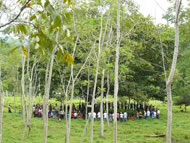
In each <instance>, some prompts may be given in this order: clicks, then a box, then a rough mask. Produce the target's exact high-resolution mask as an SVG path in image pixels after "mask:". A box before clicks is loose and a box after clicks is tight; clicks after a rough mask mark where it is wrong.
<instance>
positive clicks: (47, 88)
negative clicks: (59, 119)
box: [43, 32, 59, 143]
mask: <svg viewBox="0 0 190 143" xmlns="http://www.w3.org/2000/svg"><path fill="white" fill-rule="evenodd" d="M58 35H59V33H58V32H57V34H56V40H57V39H58ZM56 51H57V45H56V46H55V48H54V49H53V51H52V54H51V61H50V66H49V68H48V72H47V73H46V74H47V75H46V77H47V83H46V86H45V94H44V104H43V123H44V143H47V132H48V101H49V92H50V85H51V78H52V71H53V64H54V57H55V53H56Z"/></svg>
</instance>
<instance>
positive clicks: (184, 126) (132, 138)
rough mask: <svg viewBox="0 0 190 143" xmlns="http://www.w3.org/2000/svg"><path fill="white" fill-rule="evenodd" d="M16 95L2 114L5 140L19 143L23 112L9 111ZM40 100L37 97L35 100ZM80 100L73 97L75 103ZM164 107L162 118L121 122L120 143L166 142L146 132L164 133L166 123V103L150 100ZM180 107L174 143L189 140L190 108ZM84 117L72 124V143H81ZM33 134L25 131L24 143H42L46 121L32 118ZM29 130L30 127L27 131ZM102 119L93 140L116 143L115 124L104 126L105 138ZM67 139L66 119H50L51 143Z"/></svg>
mask: <svg viewBox="0 0 190 143" xmlns="http://www.w3.org/2000/svg"><path fill="white" fill-rule="evenodd" d="M13 101H14V98H13V97H6V98H5V110H4V115H3V137H2V142H3V143H19V142H20V140H21V136H22V132H23V129H24V125H23V120H22V115H18V114H17V113H11V114H10V113H7V106H8V104H11V106H12V110H13V107H14V106H13V105H14V102H13ZM16 101H17V110H18V108H19V106H20V105H19V103H20V101H19V98H16ZM37 101H38V99H35V103H36V102H37ZM79 101H80V100H74V102H75V103H77V102H79ZM50 103H52V104H54V103H56V101H55V99H51V100H50ZM150 103H151V104H153V105H156V106H157V107H159V108H160V110H161V119H159V120H158V119H154V120H152V119H148V120H138V121H137V120H135V121H127V122H124V123H120V122H118V143H163V142H166V139H165V138H154V137H146V135H153V134H164V133H165V132H166V125H167V104H163V103H161V102H159V101H151V102H150ZM179 110H180V108H179V106H173V126H172V140H173V142H174V143H189V142H190V108H188V109H187V110H188V112H187V113H184V112H178V111H179ZM85 122H86V121H84V120H82V119H77V120H74V119H73V120H72V124H71V136H70V142H71V143H79V142H80V139H81V135H82V132H83V129H84V126H85ZM31 123H32V126H31V128H32V130H31V135H30V136H28V135H27V134H26V136H25V139H24V142H25V143H41V142H43V120H42V118H32V120H31ZM27 132H28V130H27ZM99 135H100V122H99V121H95V124H94V143H111V142H113V123H111V124H110V127H107V125H106V123H105V126H104V137H102V138H101V137H100V136H99ZM89 139H90V125H89V126H88V132H87V134H86V135H85V138H84V142H86V143H88V142H89ZM64 141H65V120H63V121H58V120H56V119H49V129H48V143H63V142H64Z"/></svg>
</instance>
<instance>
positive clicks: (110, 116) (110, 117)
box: [109, 113, 112, 122]
mask: <svg viewBox="0 0 190 143" xmlns="http://www.w3.org/2000/svg"><path fill="white" fill-rule="evenodd" d="M109 120H110V122H112V114H111V113H110V114H109Z"/></svg>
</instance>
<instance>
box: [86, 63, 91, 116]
mask: <svg viewBox="0 0 190 143" xmlns="http://www.w3.org/2000/svg"><path fill="white" fill-rule="evenodd" d="M89 66H90V63H89V65H88V85H87V95H86V120H87V119H88V118H87V117H88V116H87V115H88V96H89V88H90V71H89Z"/></svg>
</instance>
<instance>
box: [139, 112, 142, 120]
mask: <svg viewBox="0 0 190 143" xmlns="http://www.w3.org/2000/svg"><path fill="white" fill-rule="evenodd" d="M141 118H142V112H141V111H140V112H139V119H141Z"/></svg>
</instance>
